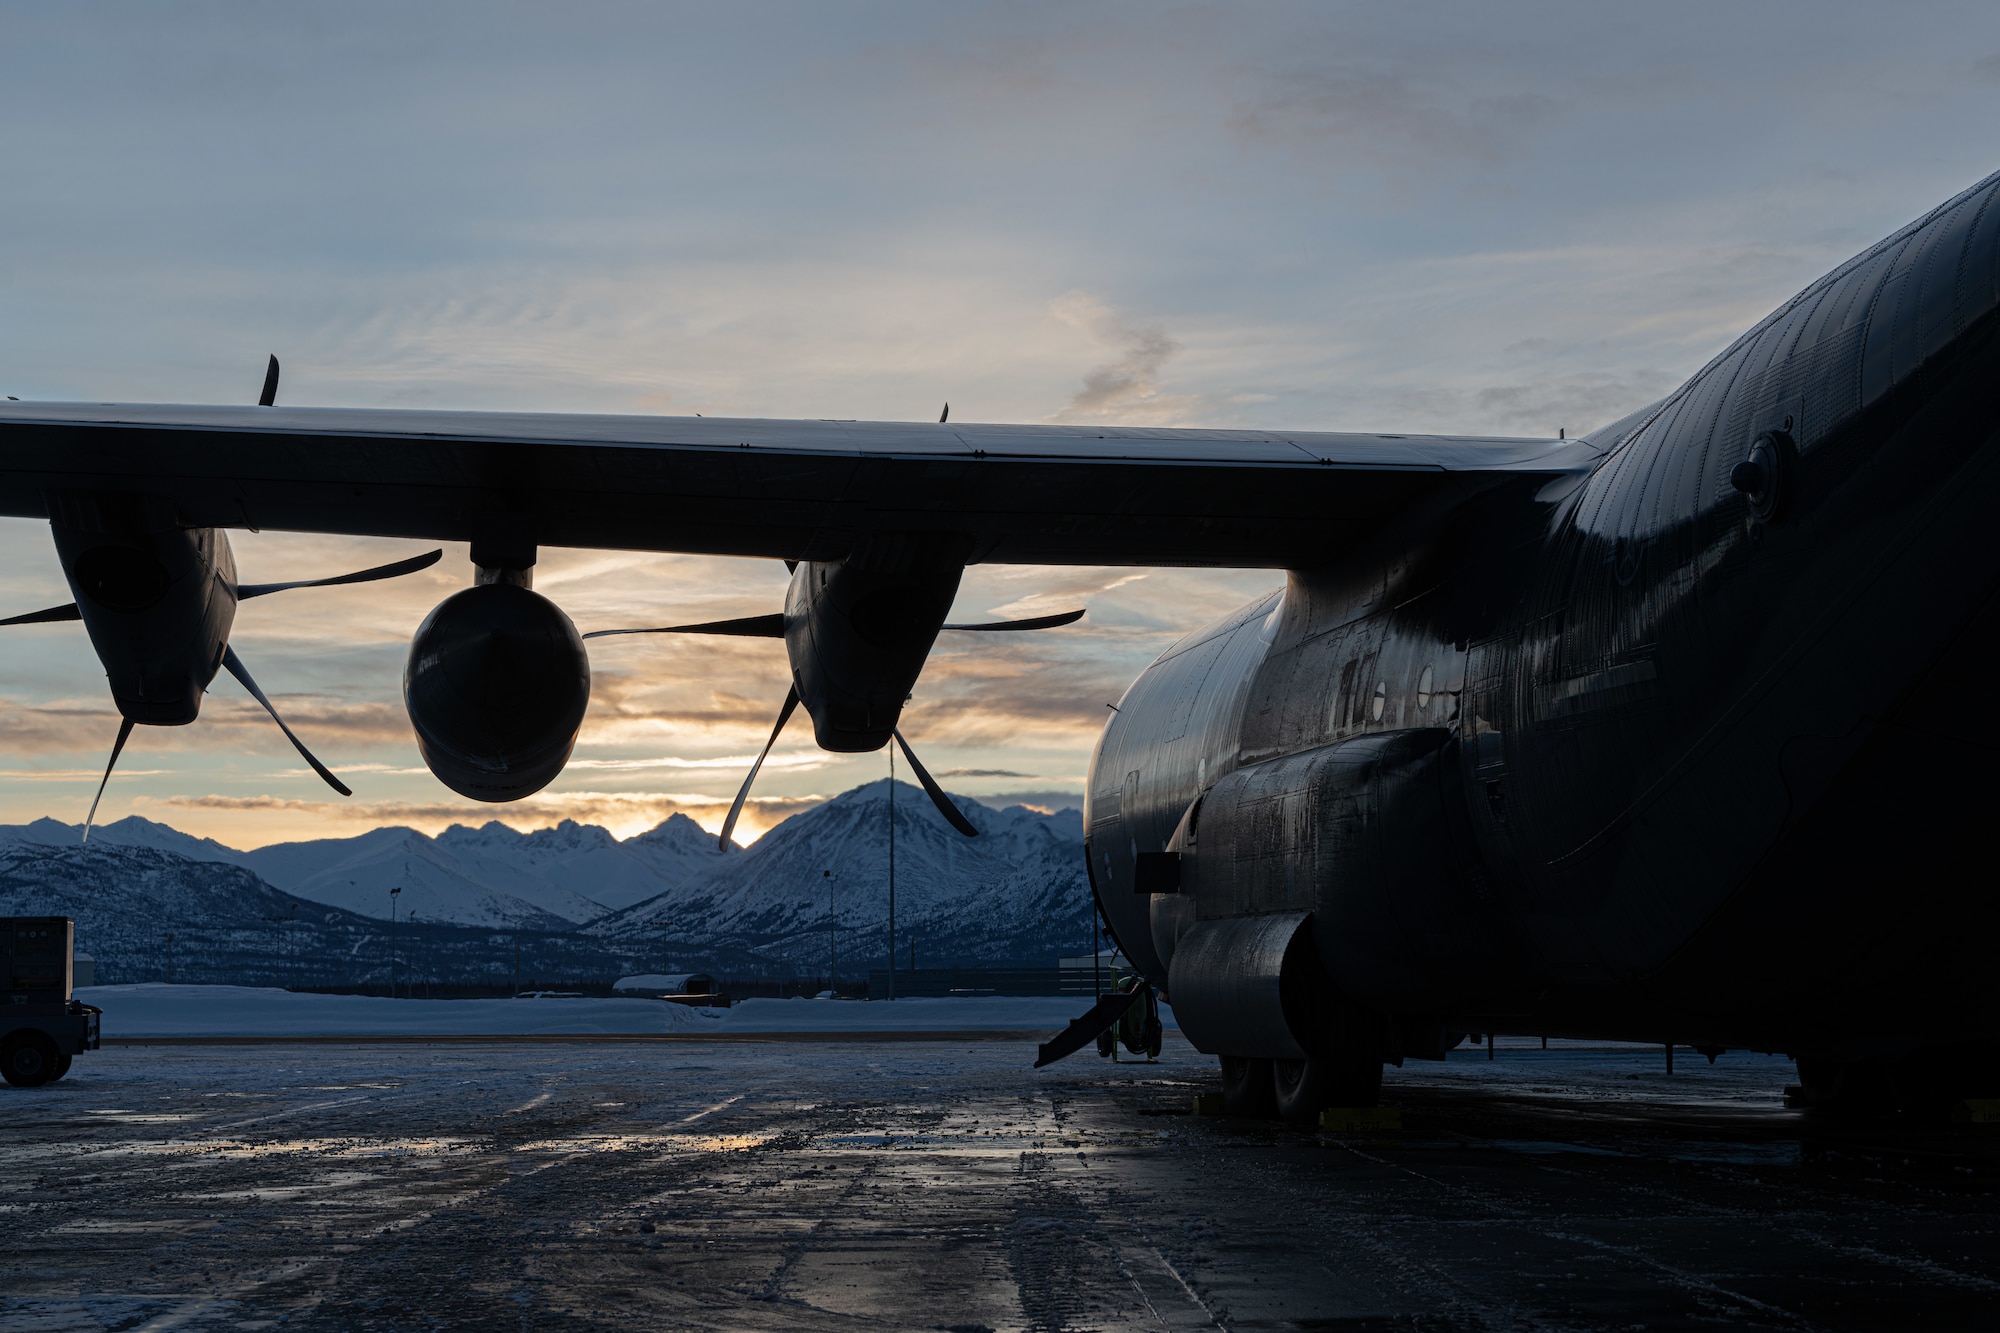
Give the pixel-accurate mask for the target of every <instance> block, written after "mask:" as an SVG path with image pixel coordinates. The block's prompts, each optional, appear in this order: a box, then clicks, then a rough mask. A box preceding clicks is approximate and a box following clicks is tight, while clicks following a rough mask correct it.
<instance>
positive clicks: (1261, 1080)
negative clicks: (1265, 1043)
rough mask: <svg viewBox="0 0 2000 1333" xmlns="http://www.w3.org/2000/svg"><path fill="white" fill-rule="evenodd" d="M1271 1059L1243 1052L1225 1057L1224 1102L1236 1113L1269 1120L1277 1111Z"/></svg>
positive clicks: (1225, 1107)
mask: <svg viewBox="0 0 2000 1333" xmlns="http://www.w3.org/2000/svg"><path fill="white" fill-rule="evenodd" d="M1271 1077H1272V1076H1271V1062H1270V1061H1269V1060H1256V1059H1252V1058H1250V1057H1249V1056H1244V1055H1225V1056H1223V1057H1222V1105H1223V1109H1225V1110H1226V1111H1228V1112H1229V1114H1231V1115H1234V1116H1242V1117H1244V1118H1245V1119H1250V1120H1269V1119H1270V1118H1271V1117H1272V1116H1273V1115H1274V1114H1276V1112H1277V1109H1278V1108H1277V1098H1276V1097H1275V1095H1274V1094H1273V1092H1272V1088H1271Z"/></svg>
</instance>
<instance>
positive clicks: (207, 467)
mask: <svg viewBox="0 0 2000 1333" xmlns="http://www.w3.org/2000/svg"><path fill="white" fill-rule="evenodd" d="M1595 456H1596V455H1595V454H1594V452H1593V451H1592V450H1590V448H1589V447H1588V446H1586V445H1583V444H1580V443H1579V442H1576V441H1570V442H1568V443H1563V442H1559V441H1556V440H1526V439H1483V438H1469V437H1452V436H1423V435H1358V434H1331V433H1320V432H1297V433H1285V434H1276V433H1272V432H1267V431H1240V430H1154V429H1143V428H1140V429H1133V428H1112V427H1094V426H1005V425H962V424H959V423H956V422H953V423H951V424H948V425H947V424H942V423H940V424H930V423H923V424H909V423H897V422H861V421H759V420H736V419H727V418H716V417H707V418H704V417H668V416H583V415H553V414H529V413H502V412H437V411H395V410H372V409H370V410H363V409H351V408H291V407H192V406H178V405H129V404H88V403H12V402H10V403H3V404H0V514H5V515H12V516H19V517H45V516H46V515H47V512H48V509H47V500H46V498H45V497H46V496H47V495H48V494H49V493H50V492H61V491H72V490H75V491H123V492H143V493H147V494H151V495H160V496H165V497H168V498H169V499H170V500H171V501H172V503H173V504H174V506H175V508H176V513H177V516H178V518H179V520H180V522H182V523H183V524H186V525H188V526H207V527H249V528H259V529H263V528H271V529H280V530H290V531H303V532H328V533H344V534H350V535H366V536H384V537H415V538H425V539H430V540H469V539H471V538H472V537H473V536H475V535H476V534H477V533H480V532H483V531H492V530H494V525H496V524H498V525H504V526H505V527H506V529H507V530H508V531H511V532H516V533H520V534H524V535H527V536H528V537H529V538H530V539H532V540H533V541H535V542H537V543H538V544H542V545H548V546H579V547H600V548H612V549H621V550H655V551H681V552H689V553H698V554H710V555H737V556H763V557H771V558H777V559H790V560H813V559H833V558H837V557H839V556H840V555H842V554H845V552H846V551H847V550H848V549H849V547H850V545H851V543H852V541H853V539H854V537H855V536H856V535H857V534H861V533H866V532H896V531H907V532H962V533H964V534H965V535H967V536H968V537H969V538H971V542H972V544H971V550H972V556H971V559H972V560H973V561H975V562H999V563H1009V564H1132V565H1223V566H1236V567H1246V568H1254V567H1269V568H1300V567H1307V566H1311V565H1314V564H1319V563H1323V562H1325V561H1326V560H1329V559H1332V558H1335V557H1337V556H1338V555H1340V554H1341V553H1342V552H1343V551H1346V550H1350V549H1352V548H1353V546H1354V545H1355V544H1356V543H1358V542H1359V541H1361V540H1363V539H1364V538H1366V537H1367V536H1368V535H1369V534H1370V533H1372V532H1374V531H1376V530H1378V529H1379V528H1381V527H1382V526H1383V525H1384V524H1386V523H1388V522H1389V521H1391V520H1393V519H1394V518H1395V517H1396V516H1397V515H1398V514H1401V513H1404V512H1405V511H1407V510H1409V509H1410V508H1412V507H1413V506H1416V505H1418V504H1420V503H1424V502H1428V501H1434V500H1438V499H1449V498H1450V497H1451V496H1452V495H1453V494H1454V493H1463V492H1468V491H1470V490H1472V489H1478V488H1482V487H1484V486H1489V485H1493V484H1497V483H1498V482H1500V481H1502V480H1504V479H1506V478H1507V477H1519V476H1523V475H1529V476H1532V475H1536V474H1555V473H1559V472H1564V471H1567V470H1570V469H1572V468H1574V467H1576V466H1578V462H1577V460H1578V459H1579V458H1584V457H1589V458H1594V457H1595Z"/></svg>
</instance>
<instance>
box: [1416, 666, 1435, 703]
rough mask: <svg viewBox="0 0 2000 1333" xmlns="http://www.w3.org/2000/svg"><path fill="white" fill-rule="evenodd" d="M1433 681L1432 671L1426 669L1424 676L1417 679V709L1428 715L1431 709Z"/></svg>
mask: <svg viewBox="0 0 2000 1333" xmlns="http://www.w3.org/2000/svg"><path fill="white" fill-rule="evenodd" d="M1431 680H1432V676H1431V669H1430V668H1429V667H1425V668H1424V671H1423V674H1422V675H1420V676H1418V677H1417V707H1419V708H1421V709H1423V710H1424V711H1425V712H1426V713H1428V712H1429V711H1430V708H1431Z"/></svg>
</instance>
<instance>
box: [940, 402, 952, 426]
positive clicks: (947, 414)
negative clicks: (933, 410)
mask: <svg viewBox="0 0 2000 1333" xmlns="http://www.w3.org/2000/svg"><path fill="white" fill-rule="evenodd" d="M949 420H951V404H950V403H946V404H945V405H944V411H942V412H940V413H938V425H940V426H942V425H943V424H944V423H945V422H947V421H949Z"/></svg>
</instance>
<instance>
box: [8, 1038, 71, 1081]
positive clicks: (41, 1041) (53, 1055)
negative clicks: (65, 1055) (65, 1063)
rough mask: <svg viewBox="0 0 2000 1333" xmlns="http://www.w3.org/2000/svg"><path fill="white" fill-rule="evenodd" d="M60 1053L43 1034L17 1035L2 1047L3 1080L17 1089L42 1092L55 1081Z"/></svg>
mask: <svg viewBox="0 0 2000 1333" xmlns="http://www.w3.org/2000/svg"><path fill="white" fill-rule="evenodd" d="M59 1056H60V1052H58V1051H57V1050H56V1044H55V1043H54V1042H53V1041H50V1040H49V1039H48V1037H46V1036H44V1035H43V1034H42V1033H40V1032H17V1033H15V1034H14V1035H13V1036H11V1037H9V1038H7V1040H6V1042H5V1043H4V1044H0V1077H4V1078H5V1079H6V1080H7V1081H8V1082H9V1083H11V1084H13V1085H14V1086H15V1087H17V1088H39V1087H41V1086H42V1084H44V1083H47V1082H48V1081H49V1080H50V1079H52V1078H54V1077H56V1061H57V1059H58V1058H59Z"/></svg>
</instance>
